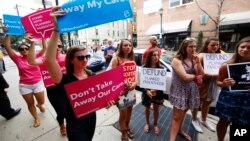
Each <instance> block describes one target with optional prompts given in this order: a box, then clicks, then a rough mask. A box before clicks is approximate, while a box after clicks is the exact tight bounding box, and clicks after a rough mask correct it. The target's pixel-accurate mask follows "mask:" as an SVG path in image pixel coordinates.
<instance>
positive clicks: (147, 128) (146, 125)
mask: <svg viewBox="0 0 250 141" xmlns="http://www.w3.org/2000/svg"><path fill="white" fill-rule="evenodd" d="M144 132H145V133H146V134H147V133H149V125H148V124H145V126H144Z"/></svg>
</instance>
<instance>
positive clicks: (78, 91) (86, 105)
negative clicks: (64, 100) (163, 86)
mask: <svg viewBox="0 0 250 141" xmlns="http://www.w3.org/2000/svg"><path fill="white" fill-rule="evenodd" d="M122 69H123V68H122V66H120V67H116V68H114V69H112V70H109V71H106V72H103V73H100V74H98V75H95V76H92V77H89V78H87V79H83V80H80V81H76V82H72V83H69V84H66V85H65V86H64V88H65V89H66V93H67V96H68V98H69V101H70V104H71V107H72V109H73V110H74V113H75V116H76V117H77V118H80V117H82V116H84V115H87V114H89V113H92V112H95V111H97V110H99V109H101V108H104V107H106V105H107V102H108V101H110V100H115V99H117V98H118V97H119V96H120V94H121V93H122V92H123V90H124V85H123V81H124V77H123V71H122Z"/></svg>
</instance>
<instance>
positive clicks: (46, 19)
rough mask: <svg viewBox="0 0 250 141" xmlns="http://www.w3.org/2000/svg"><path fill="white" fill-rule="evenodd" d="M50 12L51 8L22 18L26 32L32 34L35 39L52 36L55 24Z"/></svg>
mask: <svg viewBox="0 0 250 141" xmlns="http://www.w3.org/2000/svg"><path fill="white" fill-rule="evenodd" d="M50 11H51V8H47V9H43V10H39V11H36V12H34V13H31V14H29V15H27V16H24V17H22V18H21V22H22V25H23V27H24V29H25V31H26V32H28V33H31V34H32V35H33V39H35V40H39V39H46V38H49V37H50V36H51V33H52V31H53V29H54V24H53V22H52V20H51V17H50Z"/></svg>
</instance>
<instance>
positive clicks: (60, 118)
mask: <svg viewBox="0 0 250 141" xmlns="http://www.w3.org/2000/svg"><path fill="white" fill-rule="evenodd" d="M42 46H43V48H47V47H46V46H47V45H46V42H45V40H42ZM62 47H63V46H62V43H61V41H60V40H58V47H57V54H56V61H57V62H58V63H63V64H64V60H65V55H64V54H62ZM28 61H29V64H31V65H35V66H41V67H43V66H45V58H44V57H43V58H35V47H34V46H31V47H30V50H29V54H28ZM45 68H46V66H45ZM41 70H42V68H41ZM42 73H43V71H42ZM44 79H45V78H44ZM44 83H45V81H44ZM47 85H48V84H47ZM47 85H46V83H45V86H46V91H47V96H48V99H49V101H50V103H51V105H52V106H53V108H54V109H55V111H56V114H57V117H56V120H57V122H58V123H59V126H60V133H61V135H62V136H66V127H65V125H64V119H65V117H66V107H65V101H64V98H63V96H62V95H61V94H60V93H58V92H57V88H56V86H54V85H52V86H47Z"/></svg>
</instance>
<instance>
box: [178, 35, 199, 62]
mask: <svg viewBox="0 0 250 141" xmlns="http://www.w3.org/2000/svg"><path fill="white" fill-rule="evenodd" d="M191 42H195V43H196V39H195V38H189V37H188V38H186V39H184V40H183V41H182V42H181V44H180V46H179V49H178V51H177V53H176V55H175V58H178V59H180V60H182V61H183V60H184V59H185V58H187V47H188V44H189V43H191Z"/></svg>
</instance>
